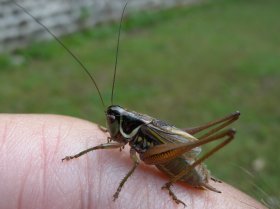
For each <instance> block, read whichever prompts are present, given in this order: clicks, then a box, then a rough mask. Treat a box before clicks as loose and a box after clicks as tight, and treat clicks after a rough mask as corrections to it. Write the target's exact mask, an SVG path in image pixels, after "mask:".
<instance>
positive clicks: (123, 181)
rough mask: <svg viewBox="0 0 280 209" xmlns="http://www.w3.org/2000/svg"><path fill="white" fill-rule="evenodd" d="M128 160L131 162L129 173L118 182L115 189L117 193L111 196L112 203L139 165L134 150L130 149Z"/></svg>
mask: <svg viewBox="0 0 280 209" xmlns="http://www.w3.org/2000/svg"><path fill="white" fill-rule="evenodd" d="M130 158H131V160H132V161H133V167H132V168H131V169H130V171H129V172H128V173H127V174H126V175H125V177H124V178H123V180H122V181H121V182H120V184H119V187H118V189H117V191H116V192H115V194H114V195H113V197H114V201H115V200H116V199H117V198H118V197H119V193H120V191H121V190H122V187H123V185H124V183H125V182H126V181H127V179H128V178H129V177H130V176H131V175H132V174H133V172H134V171H135V169H136V168H137V166H138V165H139V162H140V160H139V158H138V157H137V155H136V151H135V150H134V149H130Z"/></svg>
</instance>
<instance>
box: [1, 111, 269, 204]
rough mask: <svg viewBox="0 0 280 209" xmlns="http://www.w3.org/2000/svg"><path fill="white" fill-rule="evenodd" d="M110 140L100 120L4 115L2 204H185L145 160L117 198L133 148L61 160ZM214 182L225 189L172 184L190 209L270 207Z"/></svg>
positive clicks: (53, 116) (129, 165)
mask: <svg viewBox="0 0 280 209" xmlns="http://www.w3.org/2000/svg"><path fill="white" fill-rule="evenodd" d="M106 140H107V135H106V133H104V132H102V131H101V130H100V129H99V128H98V127H97V126H96V125H95V124H93V123H90V122H88V121H84V120H80V119H76V118H72V117H66V116H58V115H30V114H29V115H15V114H12V115H10V114H0V206H1V208H5V209H15V208H26V209H27V208H28V209H32V208H34V209H36V208H42V209H44V208H69V209H70V208H73V209H74V208H75V209H76V208H126V209H130V208H133V209H134V208H153V209H156V208H183V206H182V205H177V204H176V203H174V201H172V199H171V198H170V196H169V195H168V193H167V192H166V191H164V190H161V187H162V186H163V185H164V183H166V182H167V181H168V178H167V177H166V176H164V175H163V174H162V173H160V171H158V170H156V168H154V167H153V166H146V165H144V163H141V165H140V166H139V167H138V168H137V169H136V171H135V172H134V173H133V175H132V176H131V177H130V178H129V179H128V181H127V182H126V184H125V185H124V187H123V189H122V191H121V193H120V195H119V198H118V199H117V200H116V201H115V202H113V197H112V196H113V194H114V193H115V191H116V189H117V187H118V185H119V182H120V181H121V179H122V178H123V177H124V176H125V175H126V173H127V172H128V170H129V169H130V168H131V166H132V163H131V161H130V157H129V148H128V146H127V148H125V149H124V150H123V151H122V152H120V151H119V149H115V150H97V151H95V152H90V153H88V154H86V155H84V156H82V157H80V158H78V159H73V160H71V161H67V162H65V161H64V162H62V161H61V159H62V158H64V157H65V156H67V155H72V154H76V153H78V152H80V151H82V150H84V149H86V148H89V147H92V146H96V145H99V144H101V143H105V142H106ZM229 146H230V145H229ZM214 172H215V171H212V173H214ZM211 185H212V186H214V187H215V188H217V189H218V190H220V191H222V193H221V194H219V193H215V192H212V191H207V190H204V191H202V190H197V189H193V188H191V187H189V186H186V185H185V184H180V183H179V184H178V183H176V184H175V185H174V186H173V187H172V188H173V190H174V192H175V193H176V195H177V196H178V198H180V199H181V200H183V201H184V202H185V203H186V204H187V208H216V209H219V208H226V209H230V208H234V209H237V208H245V209H246V208H250V209H251V208H260V209H261V208H265V207H264V206H263V205H261V204H260V203H259V202H257V201H255V200H254V199H252V198H251V197H249V196H248V195H246V194H244V193H242V192H241V191H239V190H237V189H235V188H233V187H231V186H230V185H228V184H226V183H217V182H211Z"/></svg>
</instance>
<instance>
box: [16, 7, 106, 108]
mask: <svg viewBox="0 0 280 209" xmlns="http://www.w3.org/2000/svg"><path fill="white" fill-rule="evenodd" d="M12 2H13V3H14V4H15V5H17V6H18V7H19V8H21V9H22V10H23V11H24V12H25V13H26V14H27V15H29V16H30V17H32V18H33V19H34V20H35V21H36V22H37V23H38V24H39V25H41V26H42V27H43V28H44V29H45V30H46V31H47V32H48V33H49V34H50V35H51V36H52V37H53V38H54V39H55V40H56V41H57V42H58V43H59V44H60V45H61V46H62V47H63V48H64V49H65V50H66V51H67V52H68V53H69V54H70V55H71V56H72V57H73V58H74V60H76V62H77V63H78V64H79V65H80V66H81V67H82V69H83V70H84V71H85V72H86V74H87V75H88V76H89V77H90V79H91V81H92V83H93V84H94V86H95V88H96V90H97V92H98V95H99V98H100V100H101V102H102V105H103V107H104V108H105V104H104V101H103V98H102V95H101V93H100V90H99V88H98V86H97V83H96V82H95V80H94V78H93V76H92V75H91V74H90V72H89V71H88V70H87V68H86V67H85V66H84V64H83V63H82V62H81V61H80V60H79V59H78V57H77V56H76V55H75V54H73V52H71V51H70V49H68V48H67V47H66V45H65V44H64V43H63V42H62V41H61V40H60V39H59V38H58V37H57V36H56V35H54V33H53V32H51V31H50V30H49V29H48V28H47V27H46V26H45V25H44V24H43V23H41V22H40V21H39V20H38V19H37V18H36V17H34V16H33V15H32V14H31V13H30V12H29V11H28V10H27V9H25V8H24V7H23V6H21V5H20V4H18V3H17V2H15V1H12Z"/></svg>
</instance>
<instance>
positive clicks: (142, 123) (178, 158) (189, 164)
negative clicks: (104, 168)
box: [13, 1, 240, 206]
mask: <svg viewBox="0 0 280 209" xmlns="http://www.w3.org/2000/svg"><path fill="white" fill-rule="evenodd" d="M13 3H14V4H16V5H17V6H18V7H20V8H21V9H22V10H23V11H24V12H25V13H27V14H28V15H29V16H30V17H32V18H33V19H34V20H35V21H36V22H37V23H38V24H39V25H41V26H42V27H43V28H44V29H46V31H47V32H48V33H49V34H50V35H52V36H53V37H54V39H56V41H57V42H58V43H59V44H60V45H61V46H62V47H63V48H64V49H65V50H66V51H67V52H68V53H69V54H70V55H71V56H72V57H73V58H74V60H75V61H77V63H78V64H79V65H80V66H81V68H82V69H83V70H84V71H85V73H87V74H88V76H89V77H90V79H91V81H92V82H93V84H94V86H95V88H96V90H97V92H98V95H99V97H100V100H101V103H102V105H103V107H104V108H105V103H104V100H103V97H102V95H101V92H100V90H99V88H98V86H97V83H96V81H95V79H94V77H93V76H92V75H91V74H90V73H89V71H88V70H87V68H86V67H85V66H84V65H83V64H82V63H81V62H80V60H79V59H78V58H77V57H76V56H75V55H74V54H73V53H72V52H71V51H70V50H69V49H68V48H67V47H66V46H65V45H64V43H63V42H62V41H61V40H60V39H59V38H58V37H57V36H56V35H54V34H53V33H52V32H51V31H50V30H49V29H48V28H47V27H46V26H45V25H43V24H42V23H41V22H40V21H39V20H38V19H37V18H36V17H34V16H33V15H32V14H30V12H28V11H27V10H26V9H25V8H24V7H23V6H21V5H19V4H18V3H16V2H14V1H13ZM127 4H128V2H126V3H125V6H124V7H123V10H122V14H121V20H120V23H119V30H118V39H117V47H116V57H115V68H114V76H113V84H112V92H111V105H110V106H109V107H107V108H105V109H106V111H105V115H106V121H107V129H106V130H105V131H108V132H109V138H108V141H107V143H104V144H100V145H98V146H95V147H91V148H89V149H86V150H84V151H82V152H80V153H78V154H75V155H71V156H66V157H65V158H63V159H62V161H64V160H65V161H69V160H71V159H74V158H79V157H80V156H82V155H84V154H86V153H88V152H90V151H94V150H98V149H123V147H124V146H126V145H129V146H130V158H131V160H132V163H133V165H132V167H131V169H130V170H129V171H128V173H127V174H126V175H125V177H124V178H123V180H122V181H121V182H120V184H119V186H118V188H117V190H116V192H115V193H114V195H113V200H116V199H117V198H118V196H119V193H120V191H121V190H122V188H123V186H124V184H125V182H126V181H127V180H128V178H129V177H130V176H131V175H132V174H133V172H134V171H135V169H136V168H137V166H138V165H139V163H140V161H143V162H144V163H146V164H149V165H155V166H156V167H157V168H158V169H159V170H160V171H162V172H163V173H165V174H166V175H167V176H168V177H169V181H168V182H167V183H166V184H164V185H163V186H162V189H166V190H167V191H168V193H169V195H170V197H171V198H172V199H173V200H174V201H175V202H176V203H177V204H180V203H181V204H183V205H184V206H186V204H185V203H184V202H183V201H181V200H180V199H178V198H177V196H176V195H175V193H174V192H173V191H172V190H171V186H172V185H173V184H174V183H176V182H178V181H182V182H185V183H187V184H188V185H191V186H193V187H196V188H199V189H208V190H211V191H214V192H218V193H220V191H218V190H217V189H215V188H214V187H212V186H211V185H210V184H209V182H210V181H211V180H213V181H218V180H216V179H215V178H213V177H212V176H211V175H210V172H209V170H207V168H206V167H205V165H204V164H203V162H204V160H206V159H207V158H208V157H210V156H211V155H213V154H214V153H215V152H217V151H218V150H219V149H221V148H222V147H224V146H225V145H226V144H228V143H229V142H230V141H232V140H233V139H234V135H235V130H234V129H225V130H224V128H225V127H227V126H228V125H229V124H231V123H233V122H234V121H236V120H237V119H238V118H239V115H240V113H239V112H238V111H236V112H234V113H232V114H229V115H228V116H226V117H223V118H220V119H217V120H214V121H211V122H209V123H206V124H204V125H201V126H197V127H192V128H186V129H179V128H176V127H175V126H173V125H170V124H168V123H166V122H164V121H161V120H158V119H156V118H152V117H150V116H148V115H145V114H141V113H138V112H135V111H130V110H127V109H125V108H123V107H121V106H119V105H115V104H114V101H113V97H114V87H115V80H116V73H117V62H118V50H119V42H120V32H121V27H122V22H123V17H124V12H125V9H126V6H127ZM201 131H206V133H205V134H204V135H202V136H200V137H195V136H194V135H196V134H197V133H199V132H201ZM220 139H222V142H220V143H219V144H218V145H217V146H216V147H214V148H213V149H212V150H210V151H209V152H207V153H206V154H204V155H203V156H202V157H199V154H200V152H201V146H202V145H204V144H207V143H209V142H212V141H215V140H220Z"/></svg>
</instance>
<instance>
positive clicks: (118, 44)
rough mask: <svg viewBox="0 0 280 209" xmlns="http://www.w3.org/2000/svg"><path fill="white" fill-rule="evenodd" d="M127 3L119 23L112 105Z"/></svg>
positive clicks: (112, 96)
mask: <svg viewBox="0 0 280 209" xmlns="http://www.w3.org/2000/svg"><path fill="white" fill-rule="evenodd" d="M127 4H128V1H127V2H126V3H125V5H124V7H123V10H122V15H121V20H120V24H119V32H118V40H117V48H116V58H115V68H114V76H113V84H112V92H111V105H112V104H113V102H114V90H115V82H116V74H117V65H118V55H119V46H120V37H121V29H122V22H123V16H124V12H125V9H126V6H127Z"/></svg>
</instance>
